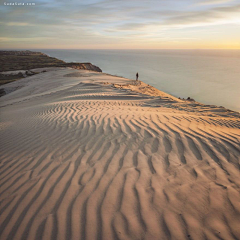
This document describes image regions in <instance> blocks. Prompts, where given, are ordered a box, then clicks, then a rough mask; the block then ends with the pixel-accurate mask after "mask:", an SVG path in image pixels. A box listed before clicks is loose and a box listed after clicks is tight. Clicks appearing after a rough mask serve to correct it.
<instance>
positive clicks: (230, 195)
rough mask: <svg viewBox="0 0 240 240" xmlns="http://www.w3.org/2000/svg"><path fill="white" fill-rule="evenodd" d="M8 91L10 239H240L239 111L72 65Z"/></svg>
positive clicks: (4, 106)
mask: <svg viewBox="0 0 240 240" xmlns="http://www.w3.org/2000/svg"><path fill="white" fill-rule="evenodd" d="M1 87H2V89H4V91H5V92H6V95H4V96H3V97H1V98H0V112H1V122H0V134H1V135H0V136H1V137H0V152H1V157H0V158H1V161H0V166H1V168H0V186H1V188H0V203H1V204H0V214H1V218H0V238H1V239H2V240H4V239H9V240H10V239H21V240H23V239H24V240H25V239H29V240H31V239H44V240H45V239H46V240H47V239H82V240H85V239H88V240H93V239H105V240H106V239H107V240H111V239H123V240H126V239H129V240H130V239H131V240H133V239H136V240H139V239H149V240H153V239H156V240H159V239H161V240H164V239H174V240H175V239H179V240H181V239H183V240H185V239H194V240H205V239H211V240H214V239H216V240H217V239H227V240H231V239H233V240H236V239H240V229H239V224H240V201H239V199H240V178H239V176H240V174H239V173H240V113H238V112H234V111H231V110H228V109H225V108H223V107H218V106H214V105H204V104H201V103H198V102H195V101H194V100H191V99H190V100H182V99H178V98H176V97H173V96H171V95H169V94H167V93H164V92H162V91H160V90H158V89H156V88H154V87H152V86H149V85H148V84H145V83H144V82H141V81H135V80H130V79H126V78H122V77H117V76H111V75H108V74H105V73H101V72H93V71H88V70H77V69H72V68H68V67H49V68H45V69H44V71H40V72H39V73H38V74H36V75H32V76H28V77H26V78H23V79H20V80H18V81H14V82H11V83H8V84H5V85H2V86H1Z"/></svg>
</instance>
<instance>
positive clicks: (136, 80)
mask: <svg viewBox="0 0 240 240" xmlns="http://www.w3.org/2000/svg"><path fill="white" fill-rule="evenodd" d="M137 80H138V72H137V74H136V81H137Z"/></svg>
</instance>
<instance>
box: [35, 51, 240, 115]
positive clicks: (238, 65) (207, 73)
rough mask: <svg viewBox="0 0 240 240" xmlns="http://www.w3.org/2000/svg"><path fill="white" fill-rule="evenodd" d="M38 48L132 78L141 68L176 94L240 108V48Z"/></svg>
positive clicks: (157, 84) (142, 73) (146, 77)
mask: <svg viewBox="0 0 240 240" xmlns="http://www.w3.org/2000/svg"><path fill="white" fill-rule="evenodd" d="M34 50H37V49H34ZM38 51H41V52H43V53H46V54H47V55H49V56H51V57H56V58H58V59H62V60H64V61H66V62H91V63H92V64H94V65H96V66H98V67H100V68H101V69H102V71H103V72H105V73H109V74H112V75H118V76H122V77H125V78H129V79H135V76H136V73H137V72H138V74H139V80H141V81H143V82H145V83H147V84H150V85H152V86H154V87H156V88H157V89H159V90H161V91H164V92H167V93H169V94H172V95H173V96H175V97H181V98H187V97H191V98H193V99H195V100H196V101H198V102H201V103H204V104H209V105H217V106H223V107H226V108H228V109H231V110H234V111H239V112H240V50H103V49H101V50H96V49H95V50H93V49H91V50H79V49H78V50H73V49H71V50H69V49H68V50H59V49H58V50H56V49H41V50H40V49H38Z"/></svg>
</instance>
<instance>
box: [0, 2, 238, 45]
mask: <svg viewBox="0 0 240 240" xmlns="http://www.w3.org/2000/svg"><path fill="white" fill-rule="evenodd" d="M16 1H17V2H18V3H25V5H24V6H9V5H6V4H7V3H15V2H16ZM27 2H31V3H35V6H27V5H26V3H27ZM0 3H1V5H0V48H1V49H3V48H23V49H31V48H64V49H67V48H73V49H76V48H88V49H91V48H98V49H102V48H113V49H122V48H123V49H124V48H127V49H128V48H135V49H140V48H145V49H148V48H159V49H165V48H174V49H181V48H194V49H195V48H238V49H240V0H148V1H147V0H68V1H67V0H65V1H64V0H37V1H24V0H23V1H19V0H13V1H2V0H0Z"/></svg>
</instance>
